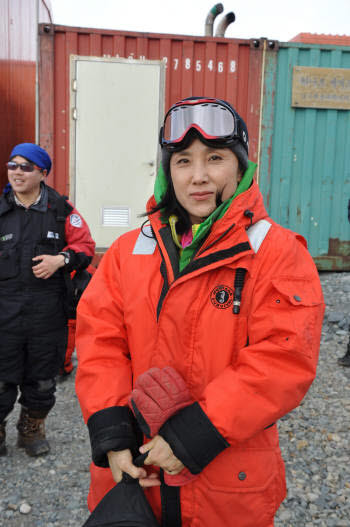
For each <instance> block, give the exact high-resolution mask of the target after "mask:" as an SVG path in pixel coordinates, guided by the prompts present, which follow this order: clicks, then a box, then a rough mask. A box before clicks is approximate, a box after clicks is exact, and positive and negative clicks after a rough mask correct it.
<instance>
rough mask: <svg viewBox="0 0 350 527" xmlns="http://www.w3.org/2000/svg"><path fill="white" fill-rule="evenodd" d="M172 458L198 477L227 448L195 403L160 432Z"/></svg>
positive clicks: (182, 411) (183, 410)
mask: <svg viewBox="0 0 350 527" xmlns="http://www.w3.org/2000/svg"><path fill="white" fill-rule="evenodd" d="M159 435H161V436H162V437H163V438H164V439H165V441H166V442H167V443H169V445H170V446H171V448H172V450H173V452H174V454H175V456H176V457H177V458H178V459H180V461H182V463H183V464H184V465H185V466H186V467H187V468H188V470H189V471H190V472H191V473H192V474H199V473H200V472H201V471H202V470H203V468H204V467H206V466H207V465H208V464H209V463H210V461H212V460H213V459H214V458H215V457H216V456H217V455H218V454H220V452H222V451H223V450H224V449H225V448H227V447H229V446H230V444H229V443H228V442H227V441H226V439H225V438H224V437H222V435H221V434H220V433H219V432H218V430H217V429H216V428H215V426H214V425H213V423H212V422H211V421H210V420H209V419H208V417H207V415H206V414H205V413H204V412H203V410H202V408H201V407H200V405H199V404H198V403H193V404H191V405H190V406H186V408H183V409H182V410H181V411H180V412H179V413H177V414H175V415H173V416H172V417H171V418H170V419H168V420H167V421H166V422H165V423H164V425H163V426H162V427H161V429H160V430H159Z"/></svg>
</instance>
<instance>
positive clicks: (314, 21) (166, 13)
mask: <svg viewBox="0 0 350 527" xmlns="http://www.w3.org/2000/svg"><path fill="white" fill-rule="evenodd" d="M50 2H51V6H52V12H53V21H54V23H55V24H62V25H70V26H81V27H90V28H104V29H119V30H123V31H143V32H152V33H170V34H179V35H204V25H205V19H206V16H207V14H208V12H209V10H210V9H211V8H212V7H213V6H214V5H215V4H216V3H217V2H213V1H211V0H173V1H169V0H126V1H125V0H50ZM222 4H223V6H224V14H226V13H228V12H230V11H233V12H234V13H235V16H236V21H235V22H234V23H233V24H231V25H230V26H229V27H228V29H227V31H226V35H225V36H227V37H230V38H259V37H266V38H269V39H274V40H280V41H282V42H283V41H288V40H290V39H291V38H292V37H294V36H295V35H297V34H298V33H302V32H303V33H305V32H306V33H326V34H333V35H344V34H347V35H350V0H234V1H232V0H231V1H227V0H226V1H225V0H224V1H223V2H222ZM221 16H222V15H221ZM221 16H220V15H219V16H218V17H217V19H216V25H215V26H214V33H215V30H216V27H217V24H218V22H219V21H220V19H221Z"/></svg>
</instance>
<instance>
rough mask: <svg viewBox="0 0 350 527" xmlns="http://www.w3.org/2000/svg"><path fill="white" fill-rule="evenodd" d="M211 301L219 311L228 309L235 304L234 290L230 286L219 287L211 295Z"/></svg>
mask: <svg viewBox="0 0 350 527" xmlns="http://www.w3.org/2000/svg"><path fill="white" fill-rule="evenodd" d="M210 300H211V303H212V304H213V306H215V307H216V308H217V309H227V308H228V307H230V306H232V303H233V289H231V287H229V286H228V285H218V286H217V287H215V289H213V290H212V292H211V293H210Z"/></svg>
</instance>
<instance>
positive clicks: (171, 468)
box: [139, 435, 185, 475]
mask: <svg viewBox="0 0 350 527" xmlns="http://www.w3.org/2000/svg"><path fill="white" fill-rule="evenodd" d="M139 450H140V452H141V454H144V453H145V452H148V456H147V458H146V459H145V465H155V466H157V467H160V468H162V469H163V470H164V472H166V473H167V474H171V475H176V474H179V473H180V472H181V470H182V469H183V468H185V465H184V464H183V463H182V462H181V461H180V460H179V459H178V458H177V457H176V456H175V455H174V453H173V451H172V449H171V448H170V445H169V443H167V442H166V441H165V439H163V438H162V437H161V436H159V435H156V436H154V438H153V439H151V441H149V443H146V444H145V445H142V447H140V449H139Z"/></svg>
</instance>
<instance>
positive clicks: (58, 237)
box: [47, 231, 60, 240]
mask: <svg viewBox="0 0 350 527" xmlns="http://www.w3.org/2000/svg"><path fill="white" fill-rule="evenodd" d="M47 237H48V238H54V239H55V240H59V239H60V235H59V234H58V232H52V231H47Z"/></svg>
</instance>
